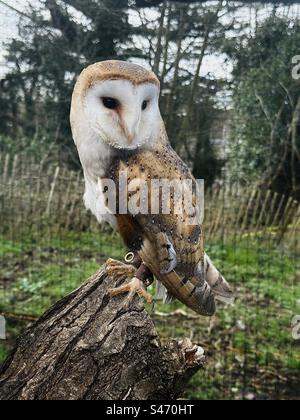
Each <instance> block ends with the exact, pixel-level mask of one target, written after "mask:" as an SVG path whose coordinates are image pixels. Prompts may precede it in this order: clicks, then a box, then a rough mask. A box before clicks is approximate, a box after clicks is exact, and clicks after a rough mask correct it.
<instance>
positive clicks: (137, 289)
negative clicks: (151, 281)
mask: <svg viewBox="0 0 300 420" xmlns="http://www.w3.org/2000/svg"><path fill="white" fill-rule="evenodd" d="M124 293H128V296H127V297H126V299H125V300H124V303H123V307H124V308H126V309H128V307H129V305H130V303H131V302H132V300H133V298H134V297H135V295H139V297H141V298H144V299H145V300H146V302H147V303H149V304H151V303H152V302H153V298H152V296H151V295H150V294H149V293H148V292H147V291H146V290H145V288H144V285H143V282H142V281H141V280H139V279H138V278H136V277H134V278H133V279H132V280H131V281H130V282H129V283H128V284H124V285H123V286H120V287H117V288H115V289H112V290H110V292H109V294H110V296H111V297H113V296H118V295H121V294H124Z"/></svg>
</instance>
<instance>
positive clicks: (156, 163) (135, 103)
mask: <svg viewBox="0 0 300 420" xmlns="http://www.w3.org/2000/svg"><path fill="white" fill-rule="evenodd" d="M159 95H160V83H159V80H158V78H157V77H156V76H155V74H154V73H152V72H151V71H147V70H146V69H144V68H143V67H140V66H138V65H135V64H132V63H127V62H122V61H105V62H100V63H97V64H94V65H92V66H89V67H88V68H87V69H85V70H84V71H83V72H82V74H81V75H80V77H79V79H78V81H77V83H76V86H75V89H74V93H73V97H72V106H71V116H70V120H71V127H72V133H73V138H74V141H75V144H76V146H77V149H78V153H79V157H80V160H81V164H82V167H83V171H84V178H85V186H86V188H85V195H84V201H85V205H86V207H87V208H88V209H89V210H91V212H92V213H93V214H94V215H95V216H96V217H97V219H98V221H99V222H100V223H103V222H108V223H109V224H110V225H111V226H112V227H113V228H115V229H117V230H118V231H119V232H120V234H121V236H122V238H123V239H124V242H125V244H126V246H127V247H128V249H129V250H130V251H131V256H132V258H131V260H128V261H127V262H128V264H124V263H120V262H117V261H113V260H109V261H108V262H107V265H106V268H107V272H108V273H109V274H118V275H122V276H124V277H125V276H126V278H127V279H128V283H126V284H125V285H123V286H121V287H119V288H117V289H113V290H112V291H111V296H116V295H119V294H126V293H127V299H126V302H127V304H128V302H129V301H130V300H131V299H132V298H133V296H135V295H136V294H138V295H139V296H142V297H144V298H145V299H146V300H147V301H148V302H151V300H152V298H151V295H150V294H149V293H148V292H147V287H148V286H149V285H150V284H151V282H152V281H153V278H156V280H157V282H158V284H159V290H160V292H159V294H160V295H161V294H162V291H163V294H164V297H165V299H166V300H168V299H178V300H179V301H181V302H182V303H184V304H185V305H187V306H188V307H189V308H191V309H192V310H194V311H195V312H197V313H199V314H201V315H204V316H212V315H213V314H214V313H215V310H216V299H219V300H221V301H224V302H232V299H233V293H232V290H231V288H230V286H229V284H228V283H227V282H226V280H225V279H224V277H223V276H222V275H221V274H220V273H219V271H218V270H217V269H216V268H215V266H214V265H213V263H212V261H211V260H210V258H209V257H208V255H207V254H206V253H205V251H204V244H203V231H202V226H201V224H200V223H194V224H191V223H188V222H187V218H188V215H187V214H186V212H183V213H182V214H180V215H178V214H177V213H176V214H175V211H174V208H175V205H176V203H175V201H176V199H175V197H174V194H173V196H172V195H170V200H171V201H172V203H171V204H172V206H170V207H171V208H172V209H173V210H172V211H171V212H170V213H169V214H163V213H162V212H161V211H159V212H158V213H157V212H156V213H155V214H152V213H151V212H148V213H146V212H145V213H143V214H142V213H138V212H131V211H130V210H128V211H127V212H120V210H119V208H118V210H116V209H115V208H113V206H111V204H110V203H109V202H110V200H109V199H108V197H107V193H108V191H107V190H108V187H107V186H106V184H105V183H106V182H107V180H110V181H112V182H114V183H115V185H116V186H119V187H120V183H121V181H120V174H124V173H127V176H128V179H127V185H126V187H128V185H129V184H130V183H133V184H134V188H133V189H132V190H130V192H128V197H127V198H128V199H129V197H130V198H131V199H132V196H134V195H137V194H138V193H139V194H140V186H141V184H142V183H143V185H145V184H146V185H149V191H151V188H150V181H151V180H154V179H164V180H169V181H170V182H172V181H174V180H178V181H182V180H190V181H191V182H192V184H193V185H194V184H195V182H196V181H195V180H194V178H193V176H192V174H191V172H190V170H189V169H188V167H187V166H186V165H185V164H184V163H183V162H182V160H181V159H180V158H179V156H178V155H177V154H176V153H175V151H174V150H173V149H172V147H171V145H170V143H169V140H168V137H167V133H166V130H165V126H164V123H163V120H162V117H161V114H160V110H159ZM135 180H138V181H137V183H135ZM118 191H119V192H118ZM128 191H129V190H128ZM193 191H194V190H193ZM112 195H115V198H116V201H117V202H119V201H120V188H116V189H115V190H114V192H113V194H112ZM192 195H193V199H194V198H195V197H194V192H193V193H192ZM144 199H145V200H146V199H147V200H150V201H151V193H149V194H148V193H147V196H146V197H144ZM138 200H139V202H140V201H141V197H140V196H139V199H138ZM140 204H141V203H140ZM159 209H160V210H161V206H160V205H159ZM129 262H130V263H129Z"/></svg>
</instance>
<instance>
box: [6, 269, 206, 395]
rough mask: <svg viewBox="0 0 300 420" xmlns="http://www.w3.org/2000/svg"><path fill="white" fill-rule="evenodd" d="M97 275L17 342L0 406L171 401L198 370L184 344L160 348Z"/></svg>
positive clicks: (140, 309) (149, 325) (135, 310)
mask: <svg viewBox="0 0 300 420" xmlns="http://www.w3.org/2000/svg"><path fill="white" fill-rule="evenodd" d="M123 281H124V279H120V278H112V277H108V276H107V274H106V272H105V270H101V271H99V272H98V273H96V274H95V275H94V276H93V277H92V278H91V279H90V280H88V281H87V283H86V284H84V285H83V286H82V287H81V288H80V289H79V290H77V291H75V292H73V293H72V294H71V295H70V296H67V297H66V298H65V299H63V300H62V301H60V302H58V303H57V304H56V305H54V306H53V308H52V309H50V310H49V311H48V312H47V313H46V314H45V315H43V316H42V317H41V318H40V320H39V321H37V322H36V323H35V324H34V325H32V326H31V327H30V328H29V330H28V331H27V332H25V333H24V334H23V335H22V336H21V337H20V338H19V340H18V343H17V346H16V348H15V350H14V351H13V353H12V355H11V356H10V357H9V359H8V360H7V361H6V362H5V363H4V365H3V366H2V368H1V370H0V400H105V399H109V400H122V399H129V400H151V399H176V398H178V396H179V395H180V394H181V393H182V391H183V390H184V388H185V386H186V383H187V382H188V380H189V379H190V378H191V376H192V375H194V374H195V373H196V372H197V371H198V370H199V369H200V368H201V367H202V366H203V350H202V349H201V348H200V347H198V346H193V345H192V344H191V342H190V341H189V340H183V341H181V342H177V341H174V340H173V341H170V342H169V343H167V344H166V345H162V344H161V342H160V339H159V337H158V335H157V333H156V331H155V328H154V324H153V322H152V320H151V318H150V316H149V315H148V313H147V312H146V311H145V309H144V306H143V304H142V303H141V301H140V300H139V298H136V299H135V300H134V302H133V303H132V304H131V306H130V308H129V309H128V310H125V309H124V308H122V301H123V299H124V296H120V297H116V298H110V297H109V290H110V289H111V288H114V287H116V286H119V285H120V284H121V283H123Z"/></svg>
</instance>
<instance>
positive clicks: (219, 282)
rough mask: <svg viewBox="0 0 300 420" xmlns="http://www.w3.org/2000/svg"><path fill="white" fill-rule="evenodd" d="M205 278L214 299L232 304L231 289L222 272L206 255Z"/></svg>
mask: <svg viewBox="0 0 300 420" xmlns="http://www.w3.org/2000/svg"><path fill="white" fill-rule="evenodd" d="M206 280H207V282H208V284H209V285H210V287H211V289H212V291H213V294H214V295H215V299H216V300H219V301H220V302H223V303H227V304H228V305H233V304H234V301H235V297H234V293H233V290H232V289H231V287H230V285H229V283H228V282H227V281H226V280H225V278H224V277H223V276H222V274H221V273H220V272H219V271H218V270H217V269H216V267H215V266H214V265H213V263H212V262H211V260H210V258H209V257H208V256H207V255H206Z"/></svg>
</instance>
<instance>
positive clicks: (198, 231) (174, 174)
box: [111, 145, 215, 316]
mask: <svg viewBox="0 0 300 420" xmlns="http://www.w3.org/2000/svg"><path fill="white" fill-rule="evenodd" d="M125 173H127V185H128V199H129V204H130V203H133V204H136V210H137V211H134V210H133V208H134V206H129V209H128V210H129V211H128V212H127V214H122V215H121V214H119V215H117V220H118V227H119V230H120V233H121V235H122V236H123V238H124V240H125V242H126V244H127V246H128V247H129V248H130V249H131V250H133V251H136V252H138V253H139V255H140V257H141V258H142V260H143V261H144V263H145V264H146V265H147V267H148V268H149V269H150V270H151V271H152V272H153V274H154V275H155V277H156V278H157V279H158V281H159V282H161V283H162V285H163V286H164V287H165V288H166V289H167V291H168V293H169V295H171V296H173V297H174V298H177V299H178V300H180V301H181V302H183V303H184V304H186V305H187V306H188V307H190V308H191V309H193V310H194V311H196V312H198V313H200V314H202V315H206V316H211V315H212V314H213V313H214V312H215V295H214V293H213V290H212V288H211V286H210V285H209V284H208V282H207V280H206V275H207V273H208V267H207V264H206V255H205V252H204V245H203V233H202V227H201V225H200V223H196V224H195V223H194V224H192V223H191V217H192V218H194V217H195V214H192V213H199V212H200V209H199V208H198V206H197V186H196V181H195V179H194V178H193V176H192V174H191V173H190V171H189V169H188V168H187V167H186V166H185V165H184V163H183V162H182V161H181V159H180V158H179V157H178V155H177V154H176V153H175V152H174V151H173V149H172V148H171V147H170V146H168V145H167V146H162V147H161V149H160V150H156V151H140V152H139V153H136V154H133V155H131V156H127V157H126V158H123V159H117V160H116V162H115V165H113V167H112V169H111V178H113V179H114V180H115V182H116V184H117V185H118V186H119V184H120V174H125ZM153 180H156V181H157V180H164V181H168V182H169V183H173V185H175V184H174V181H175V182H178V183H179V184H180V185H182V183H183V184H184V183H185V182H186V181H189V182H188V183H187V184H188V185H190V186H191V190H190V194H189V195H190V197H191V202H192V204H193V206H192V212H191V213H190V212H189V211H187V210H186V207H185V205H184V203H180V202H179V198H178V197H179V196H178V194H176V193H175V190H174V189H171V190H169V192H170V194H169V195H168V196H167V197H164V199H162V197H161V195H159V196H157V195H155V197H154V192H153V183H152V182H153ZM176 185H178V184H176ZM145 186H146V190H145V193H144V194H143V191H142V189H143V188H145ZM160 191H161V189H160ZM181 192H182V191H181ZM172 193H173V194H172ZM162 195H163V192H162ZM157 197H158V200H157ZM119 198H120V197H119ZM157 201H158V202H159V204H158V202H157ZM144 202H146V204H145V207H144V208H143V209H142V204H143V203H144ZM164 202H165V204H166V205H168V203H169V207H168V210H169V212H167V211H165V210H166V208H163V206H164ZM179 204H180V205H181V208H180V210H181V212H179V214H178V209H179V207H178V206H179ZM153 206H154V207H155V209H156V211H154V212H153ZM141 210H142V211H141ZM143 210H144V211H143ZM157 210H158V211H157Z"/></svg>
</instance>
